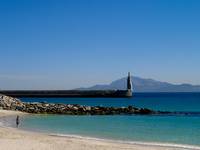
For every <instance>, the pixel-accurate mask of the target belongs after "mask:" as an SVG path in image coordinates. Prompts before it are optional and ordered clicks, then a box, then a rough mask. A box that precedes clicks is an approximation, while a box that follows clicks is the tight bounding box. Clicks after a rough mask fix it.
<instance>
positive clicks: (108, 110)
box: [0, 94, 156, 115]
mask: <svg viewBox="0 0 200 150" xmlns="http://www.w3.org/2000/svg"><path fill="white" fill-rule="evenodd" d="M0 109H5V110H17V111H22V112H27V113H35V114H66V115H131V114H143V115H144V114H155V113H156V112H155V111H153V110H150V109H147V108H136V107H133V106H128V107H102V106H83V105H77V104H74V105H72V104H54V103H46V102H32V103H29V102H22V101H20V100H19V99H17V98H13V97H10V96H5V95H1V94H0Z"/></svg>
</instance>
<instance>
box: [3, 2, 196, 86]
mask: <svg viewBox="0 0 200 150" xmlns="http://www.w3.org/2000/svg"><path fill="white" fill-rule="evenodd" d="M0 56H1V57H0V88H1V89H36V88H37V89H70V88H75V87H79V86H90V85H93V84H96V83H109V82H110V81H112V80H115V79H118V78H121V77H123V76H126V75H127V72H128V71H130V72H131V73H132V74H133V75H136V76H140V77H145V78H153V79H157V80H161V81H168V82H172V83H186V82H187V83H192V84H200V69H199V68H200V67H199V66H200V1H198V0H196V1H195V0H0Z"/></svg>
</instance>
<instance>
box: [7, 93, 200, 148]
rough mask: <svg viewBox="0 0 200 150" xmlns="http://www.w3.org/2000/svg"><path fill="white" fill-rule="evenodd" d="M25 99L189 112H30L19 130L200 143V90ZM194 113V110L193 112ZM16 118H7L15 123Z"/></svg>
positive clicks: (9, 123)
mask: <svg viewBox="0 0 200 150" xmlns="http://www.w3.org/2000/svg"><path fill="white" fill-rule="evenodd" d="M21 100H22V101H24V102H48V103H65V104H80V105H87V106H113V107H115V106H116V107H122V106H129V105H132V106H136V107H140V108H150V109H153V110H160V111H176V112H177V111H178V112H190V113H188V114H187V113H185V114H177V115H108V116H90V115H88V116H68V115H28V116H23V117H22V118H21V124H20V127H19V128H20V129H24V130H32V131H38V132H44V133H49V134H53V135H62V136H78V137H89V138H98V139H108V140H116V141H121V142H149V143H165V144H169V143H170V144H183V145H193V146H200V93H134V94H133V97H131V98H21ZM191 112H193V113H191ZM14 119H15V118H12V119H10V120H9V121H8V120H6V121H5V122H7V124H8V125H10V126H12V125H13V123H11V122H14Z"/></svg>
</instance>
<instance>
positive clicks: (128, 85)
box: [126, 72, 132, 97]
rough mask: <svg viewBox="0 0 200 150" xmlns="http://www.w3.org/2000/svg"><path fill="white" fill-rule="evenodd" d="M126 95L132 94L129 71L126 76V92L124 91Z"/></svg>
mask: <svg viewBox="0 0 200 150" xmlns="http://www.w3.org/2000/svg"><path fill="white" fill-rule="evenodd" d="M126 96H128V97H131V96H132V81H131V74H130V72H129V73H128V78H127V93H126Z"/></svg>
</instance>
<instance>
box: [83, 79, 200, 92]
mask: <svg viewBox="0 0 200 150" xmlns="http://www.w3.org/2000/svg"><path fill="white" fill-rule="evenodd" d="M131 78H132V82H133V91H134V92H200V86H199V85H195V86H194V85H191V84H187V83H184V84H172V83H168V82H161V81H157V80H154V79H150V78H148V79H145V78H141V77H136V76H131ZM126 79H127V77H124V78H121V79H118V80H115V81H113V82H111V83H110V84H102V85H98V84H97V85H94V86H92V87H89V88H80V89H81V90H125V89H126Z"/></svg>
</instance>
